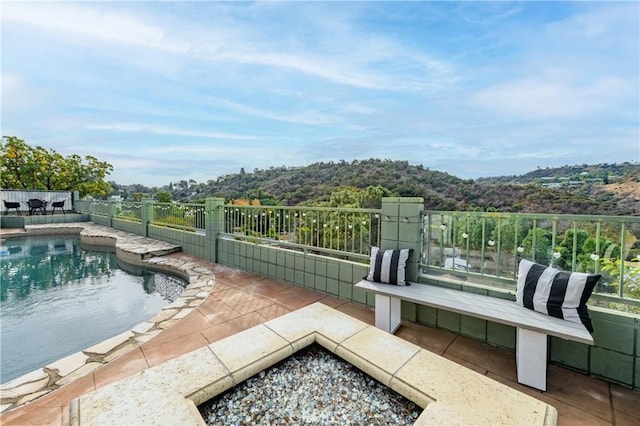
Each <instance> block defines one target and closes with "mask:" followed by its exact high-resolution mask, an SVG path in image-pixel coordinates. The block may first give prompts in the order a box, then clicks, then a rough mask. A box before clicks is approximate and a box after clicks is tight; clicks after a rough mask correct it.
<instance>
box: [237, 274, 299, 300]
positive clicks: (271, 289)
mask: <svg viewBox="0 0 640 426" xmlns="http://www.w3.org/2000/svg"><path fill="white" fill-rule="evenodd" d="M238 287H239V288H242V289H243V290H245V291H250V292H252V293H256V294H259V295H260V296H265V297H272V296H273V295H275V294H277V293H280V292H283V291H287V290H291V289H292V288H295V286H294V285H291V284H286V283H283V282H280V281H276V280H273V279H270V278H267V279H264V280H260V281H253V282H250V283H247V284H245V285H239V286H238Z"/></svg>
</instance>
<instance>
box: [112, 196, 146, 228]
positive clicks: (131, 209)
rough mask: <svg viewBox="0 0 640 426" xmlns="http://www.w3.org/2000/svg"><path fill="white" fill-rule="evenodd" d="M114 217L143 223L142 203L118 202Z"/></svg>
mask: <svg viewBox="0 0 640 426" xmlns="http://www.w3.org/2000/svg"><path fill="white" fill-rule="evenodd" d="M113 217H114V218H117V219H121V220H127V221H129V222H135V223H142V203H130V202H124V201H123V202H116V203H115V214H114V216H113Z"/></svg>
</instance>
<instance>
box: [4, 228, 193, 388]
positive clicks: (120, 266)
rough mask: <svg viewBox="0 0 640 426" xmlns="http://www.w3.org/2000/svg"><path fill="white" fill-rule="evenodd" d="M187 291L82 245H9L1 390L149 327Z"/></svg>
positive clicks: (38, 241) (31, 240) (63, 241)
mask: <svg viewBox="0 0 640 426" xmlns="http://www.w3.org/2000/svg"><path fill="white" fill-rule="evenodd" d="M124 269H126V271H125V270H124ZM131 272H134V274H132V273H131ZM184 285H185V284H184V282H182V281H181V280H179V279H178V278H175V277H173V276H169V275H166V274H161V273H155V272H148V271H143V270H141V269H140V268H139V267H134V266H132V265H128V264H124V263H122V261H120V260H118V259H117V258H116V256H115V254H113V253H110V252H106V251H105V252H101V251H94V250H83V249H82V246H81V243H80V238H78V237H71V236H62V237H61V236H56V237H28V238H20V239H9V240H3V241H2V242H1V243H0V322H1V327H0V328H1V331H0V339H1V348H0V357H1V358H0V359H1V360H2V362H1V370H0V383H6V382H7V381H9V380H12V379H14V378H16V377H20V376H21V375H23V374H26V373H28V372H30V371H33V370H35V369H37V368H40V367H42V366H44V365H46V364H48V363H50V362H52V361H55V360H58V359H60V358H62V357H64V356H67V355H70V354H72V353H75V352H78V351H81V350H83V349H86V348H88V347H90V346H92V345H94V344H96V343H99V342H101V341H103V340H105V339H108V338H110V337H112V336H115V335H117V334H119V333H122V332H124V331H126V330H129V329H131V328H132V327H134V326H135V325H137V324H139V323H141V322H143V321H145V320H148V319H149V318H150V317H152V316H153V315H155V314H156V313H157V312H158V311H160V310H161V309H162V307H164V306H165V305H167V304H168V303H170V302H171V301H172V300H174V299H175V298H176V297H177V296H178V295H179V294H180V292H181V291H182V289H183V288H184Z"/></svg>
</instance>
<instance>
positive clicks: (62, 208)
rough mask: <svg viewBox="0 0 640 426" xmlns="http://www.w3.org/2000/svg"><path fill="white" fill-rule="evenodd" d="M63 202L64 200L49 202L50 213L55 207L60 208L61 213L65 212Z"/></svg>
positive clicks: (53, 211)
mask: <svg viewBox="0 0 640 426" xmlns="http://www.w3.org/2000/svg"><path fill="white" fill-rule="evenodd" d="M64 202H65V200H62V201H54V202H53V203H51V214H53V213H55V211H56V209H60V210H62V214H66V213H65V211H64Z"/></svg>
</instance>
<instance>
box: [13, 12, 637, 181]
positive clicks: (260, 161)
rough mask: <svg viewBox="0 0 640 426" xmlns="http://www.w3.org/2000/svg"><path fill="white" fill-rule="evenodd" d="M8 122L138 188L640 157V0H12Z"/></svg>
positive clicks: (516, 170)
mask: <svg viewBox="0 0 640 426" xmlns="http://www.w3.org/2000/svg"><path fill="white" fill-rule="evenodd" d="M0 7H1V8H2V10H1V16H2V46H1V47H2V54H1V55H2V56H1V59H2V62H1V70H2V81H1V85H2V105H1V109H2V115H1V118H2V123H1V127H2V134H3V135H15V136H18V137H20V138H22V139H24V140H26V141H27V142H28V143H29V144H31V145H34V146H35V145H40V146H43V147H46V148H52V149H55V150H56V151H58V152H59V153H61V154H64V155H69V154H73V153H76V154H80V155H93V156H96V157H97V158H99V159H100V160H103V161H107V162H109V163H111V164H113V166H114V172H113V173H112V174H111V175H110V176H109V177H108V179H109V180H115V181H116V182H118V183H120V184H129V183H142V184H145V185H149V186H161V185H165V184H168V183H169V182H176V181H179V180H188V179H194V180H196V181H198V182H206V181H207V180H209V179H215V178H216V177H217V176H222V175H225V174H228V173H237V172H239V171H240V168H241V167H243V168H245V170H247V171H249V172H250V171H252V170H253V169H254V168H261V169H264V168H268V167H270V166H283V165H285V166H304V165H306V164H310V163H314V162H318V161H325V162H326V161H339V160H343V159H344V160H347V161H352V160H354V159H366V158H381V159H387V158H388V159H392V160H407V161H409V162H410V163H411V164H422V165H423V166H425V167H428V168H430V169H432V170H439V171H444V172H448V173H450V174H453V175H456V176H459V177H463V178H477V177H482V176H499V175H511V174H522V173H526V172H528V171H531V170H535V169H536V168H537V167H543V168H544V167H554V166H562V165H565V164H569V165H573V164H583V163H587V164H594V163H603V162H608V163H613V162H623V161H631V162H639V161H640V130H639V117H640V95H639V94H640V71H639V67H640V57H639V52H640V42H639V40H640V29H639V28H640V3H639V2H636V1H632V2H529V1H525V2H483V1H480V2H455V1H453V2H374V1H371V2H255V3H248V2H151V1H149V2H71V3H61V2H42V3H36V2H10V1H9V2H7V1H5V2H3V3H2V5H0Z"/></svg>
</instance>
